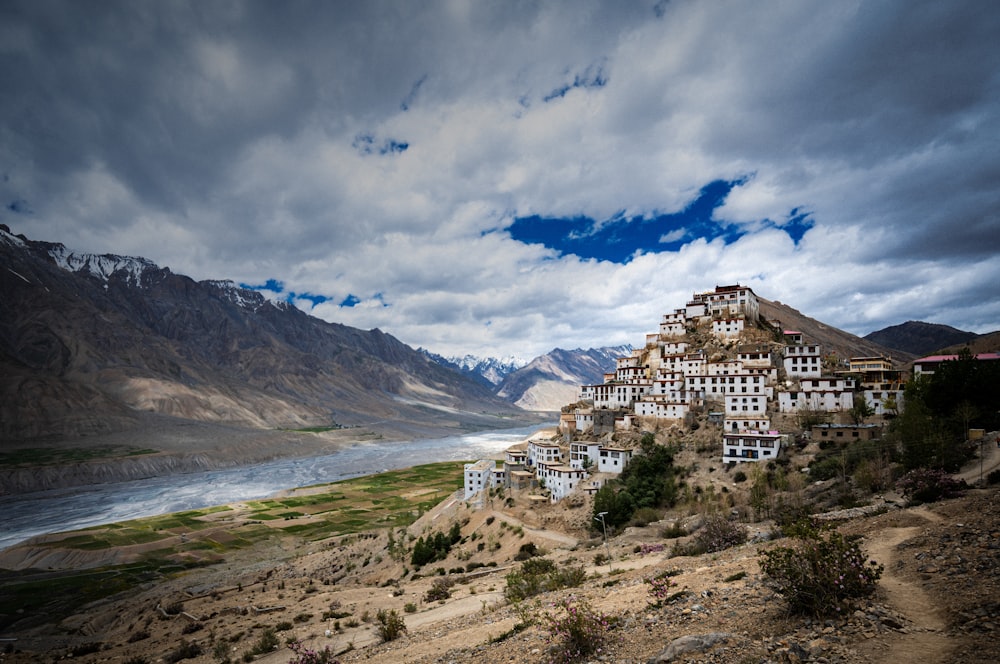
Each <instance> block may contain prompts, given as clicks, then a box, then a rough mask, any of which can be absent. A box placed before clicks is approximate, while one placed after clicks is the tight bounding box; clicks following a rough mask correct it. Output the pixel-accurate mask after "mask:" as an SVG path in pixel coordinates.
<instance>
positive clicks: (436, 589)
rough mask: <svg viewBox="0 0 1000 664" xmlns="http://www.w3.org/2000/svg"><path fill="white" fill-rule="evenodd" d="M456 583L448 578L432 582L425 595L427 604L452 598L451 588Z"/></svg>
mask: <svg viewBox="0 0 1000 664" xmlns="http://www.w3.org/2000/svg"><path fill="white" fill-rule="evenodd" d="M453 585H455V582H454V581H452V580H451V579H449V578H447V577H439V578H436V579H434V581H433V582H431V587H430V588H428V589H427V592H426V593H425V594H424V601H425V602H438V601H443V600H446V599H448V598H449V597H451V587H452V586H453Z"/></svg>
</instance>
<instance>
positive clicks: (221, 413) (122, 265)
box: [0, 227, 517, 444]
mask: <svg viewBox="0 0 1000 664" xmlns="http://www.w3.org/2000/svg"><path fill="white" fill-rule="evenodd" d="M0 260H2V263H3V268H2V269H0V376H2V379H0V440H2V441H4V442H5V443H7V444H10V443H17V442H22V443H23V442H25V441H44V440H66V439H80V438H82V437H85V436H86V437H91V438H92V437H93V436H98V435H109V434H114V433H116V432H123V431H128V430H133V429H136V428H138V427H143V426H146V425H147V424H149V417H150V416H151V415H152V416H156V417H158V418H159V419H157V420H156V421H155V422H154V423H153V425H152V426H154V427H156V428H161V429H162V428H163V427H166V426H171V425H177V424H182V423H212V424H226V425H233V426H237V427H243V428H248V429H256V430H260V429H277V428H301V427H311V426H368V425H375V424H376V423H377V424H378V426H379V427H381V428H382V429H383V430H387V431H394V432H395V433H396V434H400V433H401V432H402V433H403V434H406V433H409V434H411V435H412V434H416V435H426V434H429V433H431V432H455V431H462V430H468V429H472V428H479V429H484V428H491V427H495V426H512V425H511V424H509V419H508V416H509V415H510V414H511V413H512V412H516V411H517V409H516V408H514V407H513V406H511V405H510V404H509V403H507V402H505V401H503V400H501V399H499V398H497V397H496V396H494V395H493V393H492V391H491V390H490V389H488V388H486V387H484V386H483V385H481V384H479V383H477V382H475V381H472V380H470V379H469V378H467V377H465V376H463V375H461V374H460V373H457V372H455V371H452V370H449V369H447V368H445V367H442V366H440V365H439V364H437V363H435V362H432V361H430V360H429V359H427V358H426V357H425V356H424V355H423V354H421V353H419V352H417V351H415V350H414V349H412V348H410V347H409V346H407V345H405V344H403V343H401V342H400V341H398V340H397V339H395V338H394V337H392V336H391V335H388V334H386V333H384V332H382V331H380V330H377V329H375V330H368V331H363V330H359V329H355V328H351V327H347V326H344V325H339V324H334V323H327V322H324V321H322V320H319V319H317V318H313V317H311V316H309V315H307V314H305V313H303V312H302V311H300V310H298V309H296V308H295V307H293V306H291V305H289V304H287V303H282V302H272V301H269V300H266V299H265V298H264V297H263V296H262V295H261V294H260V293H257V292H255V291H253V290H248V289H245V288H240V287H238V286H237V285H235V284H233V283H232V282H228V281H201V282H196V281H194V280H192V279H190V278H188V277H186V276H183V275H179V274H174V273H173V272H171V271H170V270H169V269H168V268H161V267H159V266H157V265H155V264H153V263H151V262H150V261H148V260H145V259H142V258H133V257H125V256H114V255H89V254H76V253H73V252H72V251H70V250H69V249H67V248H66V247H64V246H63V245H61V244H53V243H48V242H39V241H32V240H29V239H27V238H25V237H23V236H15V235H13V234H11V233H10V231H9V229H8V228H6V227H3V228H0Z"/></svg>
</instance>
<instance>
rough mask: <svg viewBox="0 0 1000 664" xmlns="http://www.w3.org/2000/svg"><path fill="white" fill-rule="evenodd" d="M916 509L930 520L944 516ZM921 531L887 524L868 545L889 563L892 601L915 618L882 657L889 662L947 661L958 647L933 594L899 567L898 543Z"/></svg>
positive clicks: (885, 580) (887, 586)
mask: <svg viewBox="0 0 1000 664" xmlns="http://www.w3.org/2000/svg"><path fill="white" fill-rule="evenodd" d="M914 513H915V514H919V515H920V516H921V517H923V518H925V519H927V520H928V521H934V522H937V521H941V517H939V516H938V515H936V514H934V513H933V512H931V511H930V510H928V509H926V508H922V509H917V510H914ZM920 531H921V527H920V526H910V527H907V528H886V529H884V530H881V531H879V532H878V533H877V534H875V535H874V536H873V538H872V540H871V541H870V542H869V544H868V547H867V548H868V553H869V556H870V557H871V558H873V559H875V560H877V561H879V562H881V563H882V564H884V565H885V572H884V574H883V576H882V580H881V586H882V588H883V589H884V590H885V593H886V595H887V597H888V600H889V603H890V604H891V605H892V606H893V607H894V608H895V609H896V610H897V611H899V612H900V613H901V614H903V615H904V616H906V617H907V618H908V619H910V620H911V621H913V625H912V626H911V627H909V629H908V630H907V632H908V633H907V634H902V635H900V636H899V637H898V638H897V639H894V640H893V641H892V642H891V643H890V644H889V649H888V651H886V652H885V654H884V655H883V656H882V657H881V658H880V659H879V660H878V661H880V662H884V663H885V664H896V663H897V662H908V661H909V662H921V663H924V664H933V663H934V662H943V661H945V659H946V657H947V656H948V654H949V653H950V652H951V650H952V649H953V648H954V644H953V643H952V642H951V639H949V638H948V637H947V636H946V635H945V633H944V632H945V628H946V626H947V625H946V623H945V621H944V618H943V617H942V615H941V613H940V611H939V610H938V608H937V607H936V606H935V604H934V601H933V600H932V599H931V597H930V595H929V594H928V593H927V592H926V591H925V590H924V589H923V588H921V587H920V585H919V583H918V582H917V581H916V580H915V579H914V578H912V577H910V576H906V575H904V574H902V573H900V572H899V571H897V570H898V568H897V566H896V561H897V560H899V559H900V557H899V556H900V554H899V551H898V549H897V547H898V546H899V544H901V543H902V542H905V541H906V540H908V539H910V538H912V537H916V536H917V535H918V534H919V533H920Z"/></svg>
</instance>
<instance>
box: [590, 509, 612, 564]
mask: <svg viewBox="0 0 1000 664" xmlns="http://www.w3.org/2000/svg"><path fill="white" fill-rule="evenodd" d="M606 514H607V512H598V513H597V516H595V517H594V521H600V522H601V527H602V528H603V529H604V550H605V551H606V552H607V555H608V574H610V573H611V572H612V571H613V569H612V567H611V547H610V546H608V524H606V523H605V522H604V516H605V515H606Z"/></svg>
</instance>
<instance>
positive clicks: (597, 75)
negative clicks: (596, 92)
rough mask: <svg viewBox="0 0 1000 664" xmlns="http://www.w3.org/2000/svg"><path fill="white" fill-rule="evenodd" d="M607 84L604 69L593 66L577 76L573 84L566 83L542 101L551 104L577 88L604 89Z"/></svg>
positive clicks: (599, 66)
mask: <svg viewBox="0 0 1000 664" xmlns="http://www.w3.org/2000/svg"><path fill="white" fill-rule="evenodd" d="M607 84H608V75H607V74H605V73H604V67H602V66H601V65H599V64H598V65H591V66H590V67H587V68H586V69H585V70H584V71H583V72H582V73H580V74H576V75H575V76H574V77H573V80H572V82H569V83H565V84H563V85H561V86H559V87H558V88H555V89H553V90H552V91H551V92H549V93H548V94H547V95H545V96H544V97H542V101H544V102H550V101H552V100H554V99H561V98H563V97H565V96H566V93H567V92H569V91H570V90H573V89H575V88H603V87H604V86H605V85H607Z"/></svg>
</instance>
